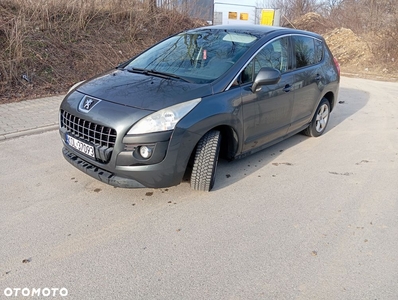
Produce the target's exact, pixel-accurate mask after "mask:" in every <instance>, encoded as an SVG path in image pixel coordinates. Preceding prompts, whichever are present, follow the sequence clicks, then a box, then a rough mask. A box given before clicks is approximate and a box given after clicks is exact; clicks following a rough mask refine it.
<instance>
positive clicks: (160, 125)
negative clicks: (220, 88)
mask: <svg viewBox="0 0 398 300" xmlns="http://www.w3.org/2000/svg"><path fill="white" fill-rule="evenodd" d="M201 100H202V99H201V98H198V99H194V100H191V101H188V102H183V103H180V104H176V105H173V106H170V107H167V108H165V109H162V110H159V111H157V112H155V113H153V114H150V115H149V116H146V117H145V118H143V119H141V120H139V121H138V122H137V123H136V124H135V125H134V126H133V127H131V129H130V130H129V132H128V133H127V134H143V133H151V132H159V131H166V130H173V129H174V127H175V126H176V124H177V123H178V122H179V121H180V120H181V119H182V118H183V117H184V116H185V115H186V114H188V113H189V112H190V111H191V110H192V109H193V108H194V107H195V106H196V105H197V104H198V103H199V102H200V101H201Z"/></svg>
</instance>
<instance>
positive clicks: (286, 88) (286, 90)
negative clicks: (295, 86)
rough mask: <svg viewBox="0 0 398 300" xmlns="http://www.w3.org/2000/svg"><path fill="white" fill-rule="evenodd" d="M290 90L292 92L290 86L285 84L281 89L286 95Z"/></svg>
mask: <svg viewBox="0 0 398 300" xmlns="http://www.w3.org/2000/svg"><path fill="white" fill-rule="evenodd" d="M291 90H292V85H291V84H286V85H285V87H284V88H283V91H284V92H286V93H289V92H290V91H291Z"/></svg>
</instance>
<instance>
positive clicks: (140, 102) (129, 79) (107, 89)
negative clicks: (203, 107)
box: [77, 70, 212, 111]
mask: <svg viewBox="0 0 398 300" xmlns="http://www.w3.org/2000/svg"><path fill="white" fill-rule="evenodd" d="M77 91H79V92H81V93H84V94H86V95H89V96H92V97H95V98H98V99H102V100H105V101H109V102H114V103H117V104H121V105H126V106H130V107H134V108H140V109H146V110H153V111H156V110H159V109H163V108H165V107H168V106H172V105H174V104H178V103H181V102H184V101H188V100H192V99H196V98H200V97H205V96H208V95H210V94H212V87H211V85H210V84H196V83H189V82H185V81H182V80H178V79H164V78H159V77H156V76H147V75H144V74H137V73H131V72H128V71H126V70H113V71H110V72H108V73H105V74H103V75H100V76H98V77H95V78H93V79H91V80H88V81H86V82H85V83H83V84H82V85H80V86H79V87H78V88H77Z"/></svg>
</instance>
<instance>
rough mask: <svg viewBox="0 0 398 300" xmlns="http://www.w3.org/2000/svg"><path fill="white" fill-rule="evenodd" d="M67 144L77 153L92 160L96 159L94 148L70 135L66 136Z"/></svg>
mask: <svg viewBox="0 0 398 300" xmlns="http://www.w3.org/2000/svg"><path fill="white" fill-rule="evenodd" d="M66 143H67V144H68V145H69V146H71V147H72V148H74V149H76V150H77V151H79V152H81V153H84V154H86V155H88V156H90V157H92V158H95V154H94V147H93V146H90V145H88V144H86V143H83V142H81V141H79V140H77V139H75V138H73V137H71V136H69V135H66Z"/></svg>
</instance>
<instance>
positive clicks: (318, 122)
mask: <svg viewBox="0 0 398 300" xmlns="http://www.w3.org/2000/svg"><path fill="white" fill-rule="evenodd" d="M329 117H330V104H329V101H328V100H327V99H325V98H323V99H322V100H321V103H319V105H318V108H317V109H316V112H315V115H314V117H313V118H312V121H311V123H310V125H308V127H307V128H306V129H305V130H304V131H303V132H304V134H305V135H308V136H313V137H318V136H321V135H322V134H323V133H324V132H325V130H326V126H327V125H328V123H329Z"/></svg>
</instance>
